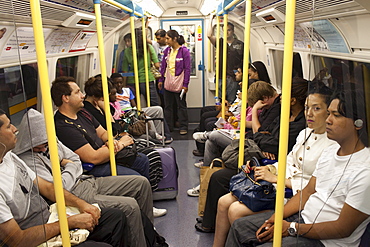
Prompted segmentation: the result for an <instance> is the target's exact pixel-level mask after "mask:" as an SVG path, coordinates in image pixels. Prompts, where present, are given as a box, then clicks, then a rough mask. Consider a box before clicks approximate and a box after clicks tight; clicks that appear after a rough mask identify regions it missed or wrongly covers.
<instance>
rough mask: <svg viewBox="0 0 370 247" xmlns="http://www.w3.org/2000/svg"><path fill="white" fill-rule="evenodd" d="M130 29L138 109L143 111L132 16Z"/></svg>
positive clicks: (133, 18) (132, 17) (131, 17)
mask: <svg viewBox="0 0 370 247" xmlns="http://www.w3.org/2000/svg"><path fill="white" fill-rule="evenodd" d="M130 27H131V39H132V61H133V63H134V78H135V90H136V104H137V109H138V110H139V111H141V100H140V86H139V68H138V64H137V48H136V33H135V17H134V16H130Z"/></svg>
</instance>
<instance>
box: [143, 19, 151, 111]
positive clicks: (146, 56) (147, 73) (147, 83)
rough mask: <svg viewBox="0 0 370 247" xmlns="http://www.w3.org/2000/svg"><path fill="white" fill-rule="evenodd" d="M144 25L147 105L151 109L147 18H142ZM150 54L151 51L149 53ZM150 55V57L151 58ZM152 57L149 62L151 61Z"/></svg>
mask: <svg viewBox="0 0 370 247" xmlns="http://www.w3.org/2000/svg"><path fill="white" fill-rule="evenodd" d="M142 25H143V46H144V68H145V83H146V84H145V85H146V105H147V107H150V90H149V70H148V51H149V49H146V47H147V40H146V29H145V18H144V17H143V18H142ZM149 52H150V51H149ZM150 56H151V55H150V53H149V57H150ZM151 60H152V59H151V57H150V59H149V61H151Z"/></svg>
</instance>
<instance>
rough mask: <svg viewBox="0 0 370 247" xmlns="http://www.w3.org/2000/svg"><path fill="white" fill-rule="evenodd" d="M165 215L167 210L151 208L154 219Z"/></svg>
mask: <svg viewBox="0 0 370 247" xmlns="http://www.w3.org/2000/svg"><path fill="white" fill-rule="evenodd" d="M166 214H167V209H160V208H156V207H153V216H154V218H157V217H161V216H163V215H166Z"/></svg>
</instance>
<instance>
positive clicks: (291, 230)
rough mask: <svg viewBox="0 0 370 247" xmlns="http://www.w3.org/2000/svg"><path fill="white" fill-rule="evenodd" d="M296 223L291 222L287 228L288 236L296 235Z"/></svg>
mask: <svg viewBox="0 0 370 247" xmlns="http://www.w3.org/2000/svg"><path fill="white" fill-rule="evenodd" d="M295 225H296V222H291V223H290V227H289V228H288V233H289V235H290V236H296V235H297V229H296V228H295Z"/></svg>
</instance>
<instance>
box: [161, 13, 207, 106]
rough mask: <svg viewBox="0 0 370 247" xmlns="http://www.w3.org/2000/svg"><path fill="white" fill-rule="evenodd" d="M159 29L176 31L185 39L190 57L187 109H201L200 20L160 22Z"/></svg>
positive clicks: (202, 81)
mask: <svg viewBox="0 0 370 247" xmlns="http://www.w3.org/2000/svg"><path fill="white" fill-rule="evenodd" d="M161 28H163V29H164V30H170V29H172V30H176V31H177V32H178V33H179V34H180V35H183V36H184V38H185V46H186V47H188V49H189V51H190V56H191V71H190V72H191V74H190V84H189V93H188V96H187V104H188V107H202V106H204V104H205V94H204V90H205V85H204V52H203V47H204V44H205V42H204V41H205V40H204V39H205V37H204V27H203V20H202V19H183V20H180V19H177V20H162V21H161Z"/></svg>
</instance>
